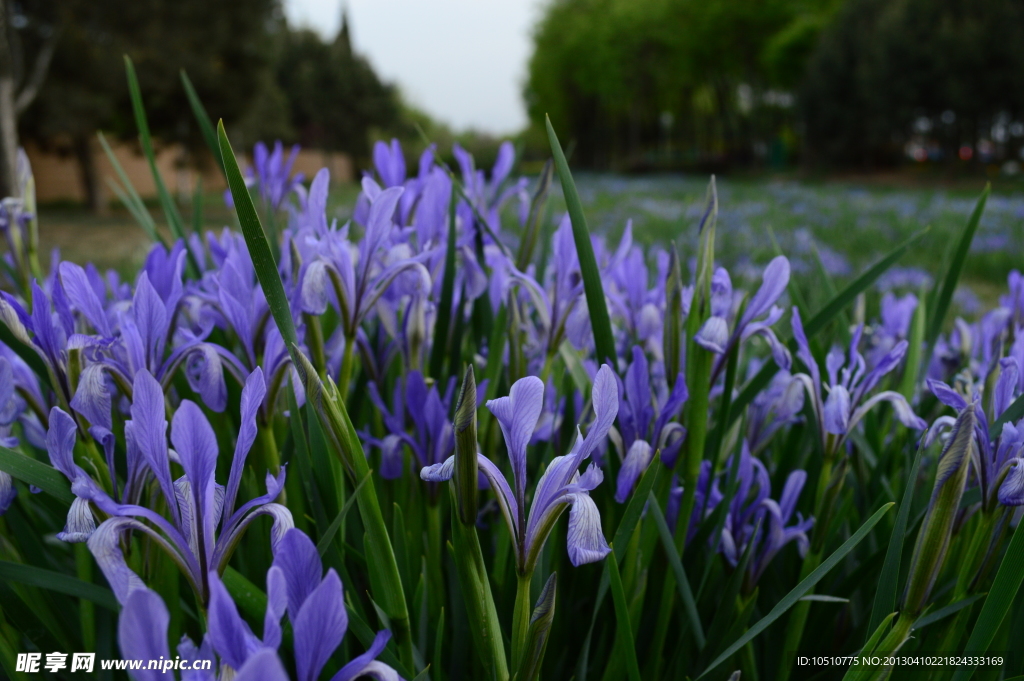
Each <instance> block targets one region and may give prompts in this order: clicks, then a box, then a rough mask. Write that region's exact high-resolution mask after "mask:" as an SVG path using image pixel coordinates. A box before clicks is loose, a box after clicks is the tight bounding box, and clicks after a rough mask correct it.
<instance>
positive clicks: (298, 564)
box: [207, 528, 399, 681]
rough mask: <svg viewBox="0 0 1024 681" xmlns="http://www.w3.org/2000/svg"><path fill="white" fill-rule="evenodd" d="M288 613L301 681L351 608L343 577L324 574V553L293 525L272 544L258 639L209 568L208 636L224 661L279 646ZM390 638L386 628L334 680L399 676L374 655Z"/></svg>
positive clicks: (314, 669)
mask: <svg viewBox="0 0 1024 681" xmlns="http://www.w3.org/2000/svg"><path fill="white" fill-rule="evenodd" d="M285 612H287V613H288V619H289V621H290V622H291V625H292V633H293V634H294V642H295V649H294V650H295V670H296V679H297V680H298V681H316V679H318V678H319V677H320V672H321V670H322V669H323V668H324V665H325V664H326V663H327V661H328V659H329V658H330V657H331V655H332V654H333V653H334V651H335V649H336V648H337V647H338V645H339V644H340V643H341V640H342V638H343V637H344V636H345V631H346V629H347V628H348V613H347V610H346V608H345V599H344V595H343V592H342V586H341V579H340V578H339V577H338V573H337V572H335V571H334V568H330V569H328V570H327V574H324V568H323V563H322V562H321V561H320V554H319V553H318V552H317V549H316V546H315V545H314V544H313V542H312V540H310V538H309V537H307V536H306V535H305V534H303V533H302V532H301V531H299V530H297V529H294V528H293V529H290V530H288V531H287V532H285V534H284V536H283V537H282V538H281V540H280V541H279V542H278V543H277V545H276V547H275V549H274V562H273V564H272V565H271V567H270V570H269V571H268V572H267V610H266V614H265V616H264V620H263V638H262V640H261V639H259V638H257V637H256V635H255V634H253V632H252V630H251V629H250V628H249V625H248V624H246V622H245V620H243V619H242V618H241V616H240V615H239V614H238V608H237V607H236V606H235V603H234V601H233V600H232V599H231V596H230V595H229V594H228V591H227V589H226V588H225V587H224V585H223V584H222V583H221V581H220V579H219V578H218V577H217V574H216V573H213V572H211V573H210V608H209V633H208V634H207V639H208V640H209V642H210V645H211V646H212V648H213V650H215V651H216V652H217V655H218V656H219V657H220V660H221V665H222V668H223V665H225V664H226V665H227V666H229V667H230V668H232V669H244V668H245V666H246V665H247V664H249V662H250V661H251V660H252V659H253V658H254V657H255V656H258V655H260V653H261V652H263V651H266V650H271V651H273V650H276V649H277V647H278V645H280V643H281V618H282V616H283V615H284V614H285ZM390 639H391V632H390V631H388V630H386V629H385V630H382V631H379V632H377V636H376V638H375V639H374V641H373V644H372V645H371V646H370V649H369V650H368V651H366V652H365V653H363V654H362V655H359V656H357V657H356V658H354V659H353V660H352V661H351V662H349V663H348V664H347V665H345V666H344V667H342V668H341V669H340V670H339V671H338V672H337V673H336V674H335V675H334V676H333V677H331V680H332V681H349V680H350V679H354V678H356V677H363V678H373V679H379V680H380V681H397V679H398V678H399V676H398V673H397V672H396V671H395V670H394V669H392V668H391V667H389V666H388V665H386V664H383V663H382V662H378V661H377V660H376V658H377V656H378V655H380V653H381V651H383V650H384V647H385V646H386V645H387V643H388V641H389V640H390Z"/></svg>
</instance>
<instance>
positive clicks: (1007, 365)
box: [992, 357, 1020, 418]
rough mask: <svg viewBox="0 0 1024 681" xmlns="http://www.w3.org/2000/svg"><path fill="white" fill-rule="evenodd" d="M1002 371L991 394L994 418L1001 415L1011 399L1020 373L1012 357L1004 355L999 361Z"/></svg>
mask: <svg viewBox="0 0 1024 681" xmlns="http://www.w3.org/2000/svg"><path fill="white" fill-rule="evenodd" d="M999 366H1000V368H1001V369H1002V371H1001V372H1000V374H999V380H998V381H996V391H995V393H994V394H993V396H992V415H993V416H994V417H995V418H999V417H1000V416H1002V414H1003V412H1004V411H1006V408H1007V407H1009V406H1010V403H1011V402H1012V401H1013V393H1014V392H1015V391H1016V388H1017V381H1018V378H1019V375H1020V367H1019V366H1018V365H1017V360H1016V358H1014V357H1005V358H1003V359H1002V360H1000V361H999Z"/></svg>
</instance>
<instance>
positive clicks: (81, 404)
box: [71, 364, 113, 430]
mask: <svg viewBox="0 0 1024 681" xmlns="http://www.w3.org/2000/svg"><path fill="white" fill-rule="evenodd" d="M71 408H72V409H74V410H75V411H77V412H78V413H79V414H81V415H82V416H84V417H85V418H86V420H88V421H89V423H91V424H92V425H94V426H102V427H103V428H106V429H107V430H110V429H111V428H112V427H113V425H112V422H111V418H110V392H109V391H108V390H107V379H106V376H105V375H104V373H103V365H102V364H90V365H89V366H87V367H86V368H85V370H84V371H82V373H81V375H80V376H79V378H78V388H76V389H75V396H74V397H72V398H71Z"/></svg>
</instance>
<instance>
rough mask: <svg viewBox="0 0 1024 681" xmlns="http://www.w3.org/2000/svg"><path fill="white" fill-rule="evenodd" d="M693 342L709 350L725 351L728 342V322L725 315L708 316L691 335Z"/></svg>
mask: <svg viewBox="0 0 1024 681" xmlns="http://www.w3.org/2000/svg"><path fill="white" fill-rule="evenodd" d="M693 342H694V343H696V344H697V345H699V346H701V347H702V348H704V349H705V350H710V351H711V352H717V353H719V354H721V353H723V352H725V346H726V345H728V343H729V324H728V322H726V320H725V317H708V319H707V321H705V322H704V324H703V325H701V327H700V330H699V331H698V332H697V335H695V336H694V337H693Z"/></svg>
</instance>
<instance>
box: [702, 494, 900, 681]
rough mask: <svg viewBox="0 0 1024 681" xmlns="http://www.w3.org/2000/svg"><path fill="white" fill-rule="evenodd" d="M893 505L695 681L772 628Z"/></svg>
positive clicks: (882, 511) (796, 587) (886, 505)
mask: <svg viewBox="0 0 1024 681" xmlns="http://www.w3.org/2000/svg"><path fill="white" fill-rule="evenodd" d="M894 505H895V504H894V503H893V502H889V503H888V504H885V505H884V506H882V507H881V508H880V509H878V510H877V511H875V514H874V515H873V516H871V517H870V518H868V519H867V521H866V522H865V523H864V524H863V525H861V526H860V529H859V530H857V531H856V532H854V533H853V536H852V537H850V538H849V539H847V540H846V542H844V543H843V545H842V546H840V547H839V548H838V549H836V550H835V553H833V554H832V555H831V556H829V557H828V558H827V559H826V560H825V562H823V563H822V564H821V565H819V566H818V567H817V568H815V570H814V571H813V572H812V573H811V574H809V575H807V577H806V578H805V579H804V580H803V581H802V582H800V583H799V584H797V585H796V586H795V587H794V588H793V590H792V591H790V592H789V593H788V594H786V596H785V597H784V598H783V599H782V600H780V601H779V602H778V603H776V604H775V607H774V608H772V609H771V612H769V613H768V614H767V615H765V616H764V617H762V618H761V619H760V620H759V621H758V622H757V623H756V624H755V625H754V626H752V627H751V628H750V629H748V630H747V633H745V634H743V636H740V637H739V638H738V639H736V641H735V642H734V643H733V644H732V645H730V646H729V647H728V648H726V649H725V651H724V652H722V654H721V655H719V656H718V657H717V658H715V660H714V662H712V663H711V664H710V665H708V667H707V669H705V670H704V671H703V672H702V673H701V675H700V676H698V677H697V678H698V679H702V678H704V677H705V676H707V675H708V674H709V673H710V672H711V671H712V670H714V669H715V668H716V667H718V665H720V664H722V663H723V662H725V661H726V660H727V659H729V658H730V657H732V656H733V655H734V654H735V653H736V651H738V650H739V649H740V648H742V647H743V646H745V645H747V644H748V643H749V642H750V641H752V640H754V638H755V637H757V635H758V634H760V633H761V632H762V631H764V630H765V629H767V628H768V627H769V625H771V624H772V622H774V621H775V620H777V619H779V618H780V617H782V615H784V614H785V613H786V611H787V610H789V609H790V608H792V607H793V606H794V605H796V602H797V601H799V600H800V599H801V598H802V597H803V596H805V595H806V594H807V593H808V592H809V591H810V590H811V589H813V588H814V585H815V584H817V583H818V582H820V581H821V580H822V578H824V577H825V575H827V574H828V573H829V572H830V571H831V570H832V568H834V567H835V566H836V565H838V564H839V561H841V560H842V559H843V558H845V557H846V555H847V554H848V553H850V551H852V550H853V549H854V547H855V546H857V544H859V543H860V542H861V541H863V540H864V538H865V537H866V536H868V534H869V533H870V532H871V530H872V529H873V528H874V527H875V525H877V524H878V521H879V520H881V519H882V516H884V515H885V514H886V513H887V512H888V511H889V509H890V508H892V507H893V506H894Z"/></svg>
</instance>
